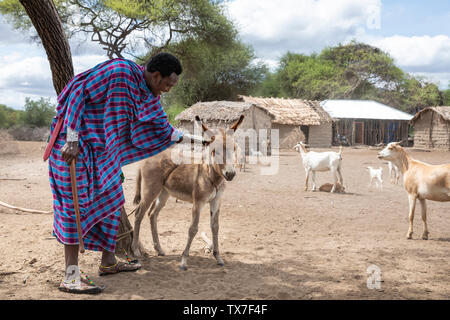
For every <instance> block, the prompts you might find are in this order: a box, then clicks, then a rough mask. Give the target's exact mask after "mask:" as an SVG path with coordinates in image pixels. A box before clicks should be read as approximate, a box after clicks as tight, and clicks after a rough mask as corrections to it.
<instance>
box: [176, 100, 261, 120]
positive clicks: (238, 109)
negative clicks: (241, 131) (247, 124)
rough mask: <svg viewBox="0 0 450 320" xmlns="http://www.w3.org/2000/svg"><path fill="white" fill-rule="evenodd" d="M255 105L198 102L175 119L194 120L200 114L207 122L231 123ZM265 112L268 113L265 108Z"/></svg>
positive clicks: (227, 102)
mask: <svg viewBox="0 0 450 320" xmlns="http://www.w3.org/2000/svg"><path fill="white" fill-rule="evenodd" d="M253 106H254V104H253V103H246V102H235V101H212V102H198V103H196V104H194V105H193V106H191V107H190V108H187V109H186V110H184V111H183V112H181V113H180V114H178V115H177V116H176V117H175V120H178V121H194V117H195V116H197V115H198V116H199V117H200V119H202V120H203V121H205V122H214V121H220V122H225V123H231V122H233V121H236V120H238V119H239V117H240V116H241V115H242V114H244V113H245V112H246V111H247V110H249V109H250V108H251V107H253ZM263 112H265V113H267V111H265V110H263ZM267 114H268V113H267Z"/></svg>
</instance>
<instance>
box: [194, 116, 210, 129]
mask: <svg viewBox="0 0 450 320" xmlns="http://www.w3.org/2000/svg"><path fill="white" fill-rule="evenodd" d="M195 121H198V122H200V123H201V125H202V129H203V131H208V130H209V129H208V127H207V126H205V125H204V124H203V122H202V120H200V117H199V116H198V115H196V116H195Z"/></svg>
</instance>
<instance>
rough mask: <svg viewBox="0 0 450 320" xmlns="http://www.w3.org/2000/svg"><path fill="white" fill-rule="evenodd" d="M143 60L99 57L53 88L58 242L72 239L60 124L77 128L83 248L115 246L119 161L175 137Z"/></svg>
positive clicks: (141, 154)
mask: <svg viewBox="0 0 450 320" xmlns="http://www.w3.org/2000/svg"><path fill="white" fill-rule="evenodd" d="M144 70H145V69H144V67H141V66H139V65H137V64H136V63H134V62H132V61H129V60H125V59H113V60H109V61H106V62H104V63H101V64H99V65H97V66H95V67H93V68H92V69H89V70H87V71H85V72H83V73H81V74H79V75H77V76H75V77H74V78H73V79H72V80H71V81H70V82H69V83H68V84H67V86H66V87H65V88H64V90H63V91H62V92H61V94H60V95H59V96H58V107H57V110H56V111H57V115H56V117H55V118H54V119H53V122H52V125H51V131H53V129H54V128H55V125H56V122H57V119H58V118H59V117H63V118H64V124H63V127H62V128H61V132H60V134H59V136H58V138H57V140H56V142H55V144H54V147H53V149H52V151H51V154H50V157H49V177H50V187H51V189H52V193H53V208H54V222H53V233H54V235H55V236H56V238H57V239H58V241H59V242H61V243H63V244H78V237H77V227H76V219H75V210H74V206H73V199H72V189H71V183H70V172H69V165H67V164H66V162H65V161H64V160H63V158H62V156H61V148H62V147H63V146H64V144H65V142H66V131H67V129H66V128H67V127H70V128H71V129H72V130H75V131H77V132H78V137H79V138H78V139H79V148H80V154H79V156H78V158H77V162H76V170H77V187H78V199H79V206H80V219H81V229H82V233H83V238H84V243H85V247H86V249H89V250H95V251H101V250H107V251H111V252H114V251H115V244H116V238H117V231H118V228H119V222H120V208H121V206H122V205H123V204H124V202H125V199H124V195H123V190H122V185H121V181H120V174H121V172H122V171H121V167H122V166H124V165H126V164H130V163H133V162H136V161H139V160H142V159H144V158H148V157H150V156H152V155H155V154H157V153H159V152H161V151H163V150H164V149H166V148H168V147H170V146H171V145H173V144H174V143H175V142H176V141H178V140H179V139H180V138H181V136H182V135H183V133H182V132H181V131H178V130H177V129H175V128H173V127H172V126H171V125H170V124H169V122H168V119H167V115H166V113H165V112H164V110H163V109H162V106H161V103H160V98H159V97H154V96H153V94H152V93H151V91H150V90H149V88H148V87H147V85H146V83H145V78H144Z"/></svg>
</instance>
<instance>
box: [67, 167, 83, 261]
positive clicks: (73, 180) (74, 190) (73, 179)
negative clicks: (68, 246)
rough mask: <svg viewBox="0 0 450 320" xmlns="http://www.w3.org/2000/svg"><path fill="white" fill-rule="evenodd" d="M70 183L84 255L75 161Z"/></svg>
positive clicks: (81, 249)
mask: <svg viewBox="0 0 450 320" xmlns="http://www.w3.org/2000/svg"><path fill="white" fill-rule="evenodd" d="M70 182H71V184H72V197H73V206H74V208H75V216H76V220H77V232H78V242H79V244H80V252H81V253H84V243H83V234H82V232H81V221H80V207H79V206H78V189H77V175H76V166H75V159H73V160H72V163H71V164H70Z"/></svg>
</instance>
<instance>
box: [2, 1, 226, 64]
mask: <svg viewBox="0 0 450 320" xmlns="http://www.w3.org/2000/svg"><path fill="white" fill-rule="evenodd" d="M54 4H55V7H56V9H57V11H58V13H59V16H60V21H61V24H62V26H63V28H64V30H65V32H66V35H67V37H69V38H70V37H73V36H74V35H84V36H86V35H89V36H90V39H91V40H92V41H94V42H98V43H99V44H100V45H101V47H102V48H103V49H104V50H105V51H106V54H107V56H108V58H110V59H112V58H123V57H124V54H128V55H132V56H134V54H135V52H136V51H138V50H139V49H140V48H146V49H145V50H147V51H148V49H150V50H152V51H155V52H158V51H161V50H163V49H164V48H166V47H167V46H168V45H169V44H170V43H172V42H173V41H179V40H181V39H183V38H186V37H199V38H203V39H209V40H214V41H224V40H225V41H226V38H227V37H229V35H230V34H231V29H232V24H231V22H229V21H228V20H227V19H226V18H225V16H224V15H223V14H222V6H221V4H220V2H219V1H209V0H152V1H150V0H54ZM0 13H2V14H4V15H5V16H6V17H7V19H8V20H9V21H10V22H11V23H12V24H13V26H14V27H15V28H16V29H21V30H24V31H30V30H32V26H33V25H34V23H30V22H31V21H30V20H29V17H28V16H27V15H24V14H23V13H24V12H23V7H22V6H20V4H19V1H18V0H3V1H2V2H0ZM31 39H33V40H38V39H39V37H35V36H33V34H32V35H31Z"/></svg>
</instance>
